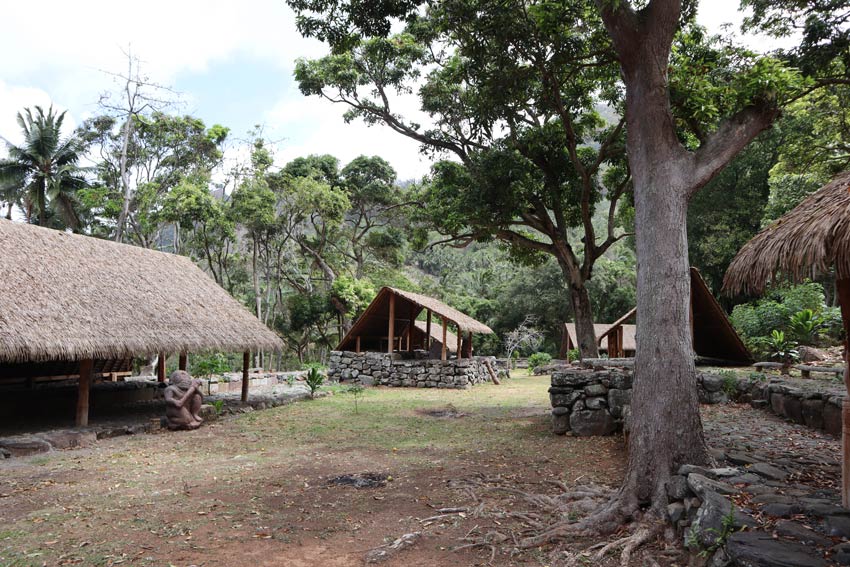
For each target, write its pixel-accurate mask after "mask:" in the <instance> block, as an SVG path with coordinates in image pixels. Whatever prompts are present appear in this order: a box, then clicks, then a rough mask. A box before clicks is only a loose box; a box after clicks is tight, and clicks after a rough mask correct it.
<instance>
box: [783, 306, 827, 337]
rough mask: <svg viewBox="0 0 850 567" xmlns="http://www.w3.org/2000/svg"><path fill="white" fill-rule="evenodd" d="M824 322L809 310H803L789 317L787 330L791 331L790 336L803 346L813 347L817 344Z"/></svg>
mask: <svg viewBox="0 0 850 567" xmlns="http://www.w3.org/2000/svg"><path fill="white" fill-rule="evenodd" d="M823 326H824V322H823V319H821V318H820V317H819V316H818V315H817V314H816V313H815V312H814V311H812V310H811V309H803V310H802V311H798V312H797V313H794V314H793V315H792V316H791V320H790V321H789V323H788V328H789V330H790V331H791V336H792V337H794V339H795V340H796V341H797V342H799V343H800V344H804V345H813V344H815V342H817V339H818V334H819V332H820V330H821V329H822V328H823Z"/></svg>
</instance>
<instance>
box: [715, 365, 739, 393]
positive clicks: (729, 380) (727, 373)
mask: <svg viewBox="0 0 850 567" xmlns="http://www.w3.org/2000/svg"><path fill="white" fill-rule="evenodd" d="M718 374H719V375H720V376H722V377H723V391H724V392H725V393H726V395H727V396H729V397H730V398H734V397H735V394H736V393H737V391H738V375H737V374H736V373H735V372H734V371H733V370H721V371H720V372H718Z"/></svg>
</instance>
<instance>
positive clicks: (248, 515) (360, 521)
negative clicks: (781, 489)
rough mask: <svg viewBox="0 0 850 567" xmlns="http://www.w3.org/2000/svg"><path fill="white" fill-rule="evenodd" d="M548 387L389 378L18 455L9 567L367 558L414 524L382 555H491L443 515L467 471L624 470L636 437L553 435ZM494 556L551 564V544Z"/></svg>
mask: <svg viewBox="0 0 850 567" xmlns="http://www.w3.org/2000/svg"><path fill="white" fill-rule="evenodd" d="M548 383H549V378H548V377H520V378H515V379H512V380H508V381H506V382H504V383H503V384H502V385H501V386H495V385H492V384H488V385H481V386H477V387H475V388H473V389H471V390H465V391H463V390H436V389H427V390H426V389H403V388H396V389H391V388H386V389H381V388H375V389H370V390H368V391H366V392H365V393H364V394H362V395H360V396H358V398H359V399H357V400H355V398H354V397H353V396H352V395H351V394H350V393H343V392H340V391H337V392H336V393H335V395H333V396H329V397H326V398H322V399H317V400H313V401H306V402H300V403H297V404H294V405H290V406H282V407H278V408H275V409H271V410H266V411H260V412H253V413H247V414H242V415H239V416H236V417H230V418H227V419H225V420H222V421H218V422H215V423H210V424H208V425H206V426H205V427H203V428H202V429H200V430H198V431H193V432H163V433H159V434H154V435H136V436H130V437H121V438H115V439H109V440H103V441H100V442H98V443H97V444H96V445H95V446H94V447H92V448H90V449H78V450H70V451H59V452H54V453H50V454H46V455H38V456H33V457H29V458H23V459H8V460H6V461H5V462H2V463H0V565H4V566H5V565H14V566H25V565H26V566H29V565H33V566H35V565H152V566H153V565H162V566H168V565H174V566H176V567H184V566H189V565H197V566H236V565H260V566H278V565H281V566H291V567H300V566H320V565H321V566H340V567H342V566H349V565H351V566H353V565H358V566H359V565H363V563H364V556H365V554H366V553H367V552H368V551H369V550H370V549H372V548H375V547H378V546H381V545H383V544H386V543H388V542H391V541H392V540H394V539H396V538H398V537H400V536H402V535H403V534H407V533H411V532H421V534H422V535H421V537H420V538H419V540H418V541H417V542H416V544H415V545H413V546H412V547H411V548H409V549H406V550H404V551H402V552H400V553H399V554H397V555H396V556H394V557H392V558H391V559H389V560H388V561H386V562H384V563H382V565H388V566H400V565H405V566H411V565H423V566H424V565H428V566H438V565H484V564H487V563H488V561H490V553H489V551H487V550H481V549H463V550H460V551H455V550H454V549H455V548H457V547H459V546H460V545H462V544H463V541H461V539H462V538H463V537H464V536H465V535H467V534H469V533H477V532H478V531H480V530H482V529H485V528H486V526H484V525H482V520H481V519H479V518H476V517H474V515H473V514H470V513H464V512H460V513H457V512H453V513H449V514H440V513H439V511H438V510H440V509H445V508H459V509H465V508H467V507H469V505H470V501H469V498H468V494H467V493H465V492H464V491H462V490H458V488H457V481H459V480H464V479H469V478H484V477H486V478H489V479H493V478H501V479H505V480H509V481H511V482H513V483H515V484H516V485H517V486H529V487H538V488H539V487H540V486H543V485H545V484H546V481H561V482H563V483H566V484H567V485H572V484H574V483H576V482H580V483H585V482H587V481H589V480H593V481H595V482H598V483H602V484H609V485H615V484H616V483H617V481H618V480H619V479H620V478H621V475H622V472H623V467H624V464H625V451H624V446H623V442H622V439H620V438H616V437H612V438H606V439H600V438H574V437H566V438H565V437H555V436H553V435H551V433H550V430H549V427H550V420H549V409H550V407H549V399H548V393H547V388H548ZM355 401H356V402H357V403H356V406H357V407H356V408H355ZM435 410H436V411H435ZM363 472H375V473H384V474H386V475H388V476H389V478H388V481H387V482H386V485H385V486H383V487H377V488H360V489H358V488H354V487H351V486H339V485H332V484H330V483H329V479H331V478H333V477H336V476H339V475H344V474H350V473H363ZM440 515H442V516H444V517H442V518H438V519H432V520H426V519H427V518H432V517H433V516H440ZM423 520H426V521H423ZM487 521H488V522H492V521H493V520H489V519H488V520H487ZM492 564H494V565H545V564H547V554H546V553H545V551H534V552H526V553H523V554H520V555H516V556H505V555H501V554H500V555H498V556H497V557H495V559H494V561H493V563H492Z"/></svg>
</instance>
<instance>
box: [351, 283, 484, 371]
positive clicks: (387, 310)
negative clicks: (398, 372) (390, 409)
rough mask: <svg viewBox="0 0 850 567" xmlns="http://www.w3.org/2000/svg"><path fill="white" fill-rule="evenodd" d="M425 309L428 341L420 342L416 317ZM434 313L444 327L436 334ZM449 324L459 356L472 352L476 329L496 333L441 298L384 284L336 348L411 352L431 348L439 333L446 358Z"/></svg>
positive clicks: (426, 339) (358, 350) (424, 335)
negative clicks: (455, 333)
mask: <svg viewBox="0 0 850 567" xmlns="http://www.w3.org/2000/svg"><path fill="white" fill-rule="evenodd" d="M423 311H424V312H425V313H426V320H425V321H424V324H425V329H424V332H423V333H422V334H421V336H422V337H423V338H424V339H425V341H426V342H425V344H417V342H416V340H415V338H416V336H417V334H416V320H417V318H418V317H419V316H420V314H421V313H422V312H423ZM433 315H436V316H437V317H439V318H440V320H441V321H442V329H441V330H440V331H438V333H437V335H436V337H435V332H434V329H433V326H432V324H431V322H432V321H431V320H432V316H433ZM411 323H412V325H411ZM449 325H451V326H453V327H454V328H455V330H456V331H457V335H456V336H454V337H453V340H454V342H455V347H456V349H457V350H456V352H457V357H458V358H461V357H469V356H471V353H472V350H471V349H472V335H473V333H483V334H488V335H489V334H492V333H493V330H492V329H490V327H488V326H487V325H485V324H484V323H481V322H480V321H476V320H475V319H473V318H472V317H470V316H468V315H465V314H464V313H461V312H460V311H458V310H457V309H454V308H452V307H449V306H448V305H446V304H445V303H443V302H442V301H440V300H438V299H434V298H433V297H428V296H427V295H421V294H418V293H413V292H410V291H405V290H402V289H396V288H392V287H384V288H381V291H379V292H378V295H377V296H375V299H373V300H372V303H370V304H369V307H367V308H366V310H365V311H364V312H363V314H362V315H361V316H360V317H359V318H358V319H357V321H356V322H355V323H354V325H353V326H352V327H351V330H350V331H348V333H346V335H345V337H343V339H342V340H341V341H340V343H339V346H337V348H336V350H343V351H354V352H364V351H372V352H389V353H392V352H396V351H405V350H406V351H408V352H410V351H412V350H413V349H414V348H424V350H430V339H431V337H435V338H437V340H438V341H439V342H440V343H441V344H442V347H443V348H442V354H441V356H442V358H443V360H445V359H446V356H447V350H448V345H447V343H448V341H449V340H450V336H449V331H448V327H449ZM411 329H412V330H411ZM464 334H466V337H465V341H464V340H462V339H464V336H463V335H464ZM464 344H465V345H467V346H466V349H464V348H462V347H463V345H464ZM464 350H466V352H464Z"/></svg>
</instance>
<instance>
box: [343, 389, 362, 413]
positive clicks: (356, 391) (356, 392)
mask: <svg viewBox="0 0 850 567" xmlns="http://www.w3.org/2000/svg"><path fill="white" fill-rule="evenodd" d="M365 391H366V388H364V387H363V386H361V385H360V384H352V385H351V386H349V387H348V389H346V393H348V394H351V395H352V396H354V413H358V408H357V400H358V398H360V396H361V395H363V392H365Z"/></svg>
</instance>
